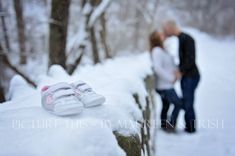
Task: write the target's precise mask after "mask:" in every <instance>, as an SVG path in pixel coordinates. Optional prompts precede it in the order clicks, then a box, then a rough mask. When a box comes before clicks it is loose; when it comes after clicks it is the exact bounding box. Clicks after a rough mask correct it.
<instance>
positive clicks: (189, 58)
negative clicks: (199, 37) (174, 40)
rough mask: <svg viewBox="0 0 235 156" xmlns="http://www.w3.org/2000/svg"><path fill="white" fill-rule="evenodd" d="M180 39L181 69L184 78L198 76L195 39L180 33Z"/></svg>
mask: <svg viewBox="0 0 235 156" xmlns="http://www.w3.org/2000/svg"><path fill="white" fill-rule="evenodd" d="M178 38H179V59H180V64H179V69H180V71H181V72H182V73H183V76H190V77H191V76H197V75H199V71H198V68H197V65H196V50H195V41H194V39H193V38H192V37H191V36H189V35H188V34H186V33H180V35H179V36H178Z"/></svg>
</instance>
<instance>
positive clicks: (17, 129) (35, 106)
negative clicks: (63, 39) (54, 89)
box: [0, 53, 152, 156]
mask: <svg viewBox="0 0 235 156" xmlns="http://www.w3.org/2000/svg"><path fill="white" fill-rule="evenodd" d="M151 73H152V71H151V64H150V59H149V55H148V54H147V53H145V54H141V55H138V56H131V57H120V58H117V59H114V60H108V61H106V62H105V63H103V64H98V65H96V66H85V67H82V68H79V69H77V70H76V72H75V74H74V75H72V76H69V75H67V73H66V72H65V71H64V69H63V68H61V67H60V66H57V65H55V66H52V67H51V68H50V70H49V72H48V75H41V76H40V78H39V79H40V80H39V82H38V88H37V90H35V89H32V88H30V87H29V86H28V85H27V84H26V83H25V82H24V80H22V79H21V78H20V77H19V76H17V77H15V78H14V79H13V80H12V85H11V89H10V95H12V96H11V101H9V102H6V103H4V104H2V105H0V120H1V122H0V137H1V140H0V147H1V150H0V155H4V156H6V155H24V156H27V155H36V156H41V155H43V156H45V155H48V154H47V153H50V155H70V156H73V155H78V154H79V155H83V156H89V155H102V156H110V155H112V156H122V155H125V153H124V151H123V150H122V149H121V148H120V147H119V146H118V144H117V141H116V139H115V136H114V135H113V131H117V132H118V133H120V134H122V135H125V136H128V135H131V134H138V132H139V131H140V125H139V124H138V122H137V121H141V120H143V118H142V115H141V111H140V110H139V109H138V106H137V104H136V103H135V100H134V98H133V96H132V95H133V94H134V93H138V95H139V98H140V103H141V104H142V105H143V106H144V105H145V101H144V100H145V97H146V95H147V92H146V90H145V86H144V83H143V79H144V78H145V77H146V76H147V75H149V74H151ZM77 80H83V81H85V82H87V83H88V84H90V85H91V86H92V87H93V88H94V90H96V91H97V92H98V93H100V94H102V95H104V96H105V98H106V102H105V104H104V105H103V106H100V107H94V108H89V109H85V110H84V111H83V112H82V114H80V115H77V116H73V117H57V116H54V115H51V114H49V113H47V112H46V111H44V110H43V109H42V108H41V103H40V89H41V87H42V86H44V85H48V84H49V85H51V84H54V83H57V82H61V81H63V82H69V83H70V82H73V81H77Z"/></svg>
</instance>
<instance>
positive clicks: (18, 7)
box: [14, 0, 27, 64]
mask: <svg viewBox="0 0 235 156" xmlns="http://www.w3.org/2000/svg"><path fill="white" fill-rule="evenodd" d="M14 9H15V15H16V21H17V29H18V40H19V47H20V64H26V62H27V60H26V48H25V22H24V16H23V5H22V1H21V0H14Z"/></svg>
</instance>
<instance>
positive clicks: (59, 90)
mask: <svg viewBox="0 0 235 156" xmlns="http://www.w3.org/2000/svg"><path fill="white" fill-rule="evenodd" d="M41 95H42V107H43V108H44V109H45V110H47V111H48V112H50V113H52V114H55V115H58V116H68V115H76V114H79V113H81V112H82V110H83V108H84V107H83V103H82V102H80V101H79V100H78V99H77V98H76V96H75V93H74V90H73V88H72V87H71V86H70V85H69V84H67V83H57V84H55V85H52V86H45V87H43V88H42V90H41Z"/></svg>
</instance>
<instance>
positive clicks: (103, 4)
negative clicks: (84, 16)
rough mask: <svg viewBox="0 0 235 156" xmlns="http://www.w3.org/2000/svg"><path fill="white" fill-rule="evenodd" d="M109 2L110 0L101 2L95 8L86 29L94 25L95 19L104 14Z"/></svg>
mask: <svg viewBox="0 0 235 156" xmlns="http://www.w3.org/2000/svg"><path fill="white" fill-rule="evenodd" d="M111 2H112V0H102V2H101V3H100V4H99V5H98V6H97V7H96V8H95V10H94V11H93V13H92V14H91V17H90V20H89V23H88V27H92V26H93V25H94V24H95V22H96V21H97V19H98V18H99V17H100V16H101V15H102V13H103V12H105V10H106V9H107V7H108V6H109V4H110V3H111Z"/></svg>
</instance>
